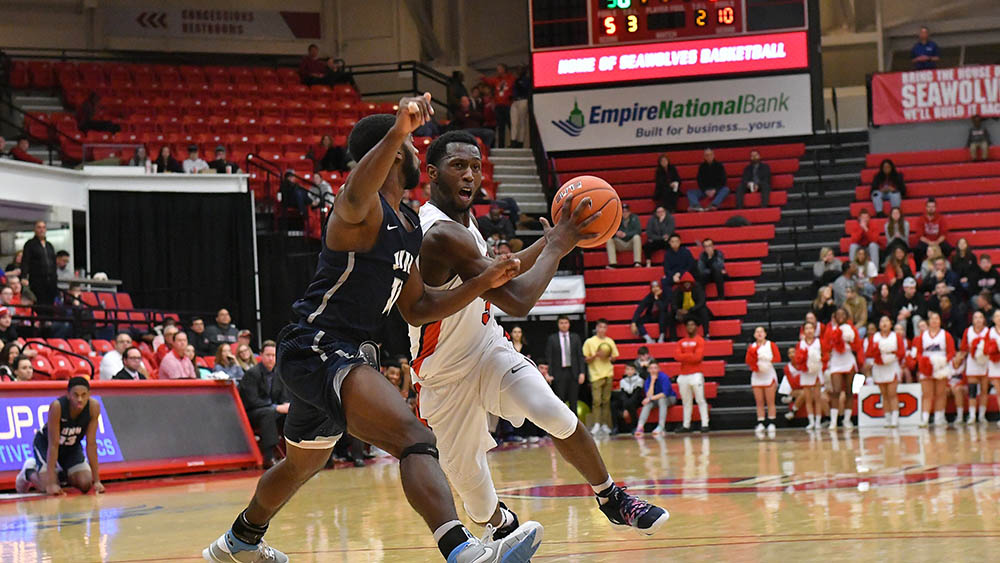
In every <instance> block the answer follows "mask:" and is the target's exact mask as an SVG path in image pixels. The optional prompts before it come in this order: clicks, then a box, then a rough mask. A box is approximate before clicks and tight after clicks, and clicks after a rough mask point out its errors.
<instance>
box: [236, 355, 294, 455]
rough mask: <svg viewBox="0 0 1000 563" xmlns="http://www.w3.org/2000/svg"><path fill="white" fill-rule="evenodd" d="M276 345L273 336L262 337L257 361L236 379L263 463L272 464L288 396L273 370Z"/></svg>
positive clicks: (286, 408)
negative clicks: (266, 338)
mask: <svg viewBox="0 0 1000 563" xmlns="http://www.w3.org/2000/svg"><path fill="white" fill-rule="evenodd" d="M276 347H277V345H276V344H275V343H274V341H273V340H266V341H264V345H263V346H262V347H261V351H260V362H258V363H257V365H255V366H254V367H252V368H250V369H248V370H247V371H246V373H244V374H243V379H241V380H240V383H239V390H240V399H241V400H242V401H243V408H244V409H246V411H247V418H249V419H250V426H251V427H253V432H254V434H256V435H257V436H258V437H259V438H260V441H259V442H258V443H257V446H258V447H259V448H260V453H261V455H262V456H263V457H264V467H271V466H272V465H274V464H275V463H276V462H277V460H276V457H275V447H276V446H277V445H278V440H279V428H281V427H282V426H283V425H284V422H285V415H287V414H288V403H289V401H290V399H291V398H290V397H289V394H288V390H287V389H285V385H284V384H283V383H282V382H281V379H280V378H279V377H278V374H276V373H275V372H274V364H275V362H276V361H277V355H276V352H275V350H276Z"/></svg>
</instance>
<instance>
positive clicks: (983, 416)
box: [979, 406, 986, 421]
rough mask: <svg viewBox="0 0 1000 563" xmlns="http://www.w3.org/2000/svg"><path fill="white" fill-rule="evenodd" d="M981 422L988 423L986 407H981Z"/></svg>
mask: <svg viewBox="0 0 1000 563" xmlns="http://www.w3.org/2000/svg"><path fill="white" fill-rule="evenodd" d="M979 420H981V421H986V407H985V406H982V407H979Z"/></svg>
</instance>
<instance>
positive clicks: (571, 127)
mask: <svg viewBox="0 0 1000 563" xmlns="http://www.w3.org/2000/svg"><path fill="white" fill-rule="evenodd" d="M552 125H555V126H556V127H558V128H559V130H560V131H562V132H563V133H566V134H567V135H569V136H570V137H579V136H580V133H582V132H583V126H584V125H585V123H584V118H583V112H582V111H580V107H579V106H578V105H577V104H576V100H575V99H574V100H573V111H571V112H569V118H567V119H564V120H562V121H553V122H552Z"/></svg>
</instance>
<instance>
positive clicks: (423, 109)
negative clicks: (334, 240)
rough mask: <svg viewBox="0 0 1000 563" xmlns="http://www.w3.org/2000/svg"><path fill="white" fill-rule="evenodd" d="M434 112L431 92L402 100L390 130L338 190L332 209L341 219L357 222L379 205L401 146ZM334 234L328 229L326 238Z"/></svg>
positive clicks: (353, 223) (351, 222)
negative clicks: (379, 197)
mask: <svg viewBox="0 0 1000 563" xmlns="http://www.w3.org/2000/svg"><path fill="white" fill-rule="evenodd" d="M433 114H434V110H433V109H432V108H431V95H430V94H429V93H427V94H424V95H423V96H417V97H412V98H403V99H402V100H400V101H399V111H398V112H396V123H395V124H394V125H393V127H392V129H390V130H389V133H388V134H387V135H386V136H385V137H384V138H383V139H382V140H381V141H379V143H378V144H377V145H375V147H374V148H373V149H372V150H370V151H368V154H366V155H365V156H364V157H363V158H362V159H361V161H360V162H358V165H357V166H356V167H355V168H354V170H352V171H351V174H350V176H348V177H347V183H346V184H345V185H344V187H343V188H342V189H341V190H340V193H338V194H337V204H336V205H334V206H333V212H334V214H335V215H336V216H337V218H338V219H339V220H341V221H344V222H345V223H349V224H351V225H357V224H360V223H361V222H363V221H364V220H365V218H367V217H368V214H369V213H370V212H371V210H372V208H373V207H375V206H377V205H378V191H379V189H380V188H381V187H382V184H384V183H385V179H386V177H388V175H389V170H390V169H391V168H392V165H393V163H394V162H395V161H396V158H397V156H398V152H399V148H400V147H401V146H402V145H403V143H404V142H405V141H406V138H407V137H408V136H409V135H410V133H412V132H413V131H414V130H415V129H416V128H417V127H420V126H421V125H423V124H424V123H427V122H428V121H430V119H431V115H433ZM332 236H333V235H332V233H330V232H329V230H328V232H327V239H330V238H331V237H332ZM328 244H329V240H328Z"/></svg>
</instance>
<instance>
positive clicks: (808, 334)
mask: <svg viewBox="0 0 1000 563" xmlns="http://www.w3.org/2000/svg"><path fill="white" fill-rule="evenodd" d="M793 362H794V364H795V369H796V370H798V372H799V384H800V385H801V386H802V389H803V391H804V394H805V401H806V413H807V414H808V415H809V426H806V430H813V429H819V423H820V419H822V418H823V410H822V404H821V402H820V399H819V390H820V387H821V386H822V379H823V370H824V369H826V359H825V357H824V354H823V347H822V344H821V342H820V339H819V338H817V337H816V325H814V324H813V323H808V322H807V323H806V324H805V326H804V327H802V339H801V340H799V345H798V346H797V347H796V348H795V359H794V361H793ZM831 414H832V413H831Z"/></svg>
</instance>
